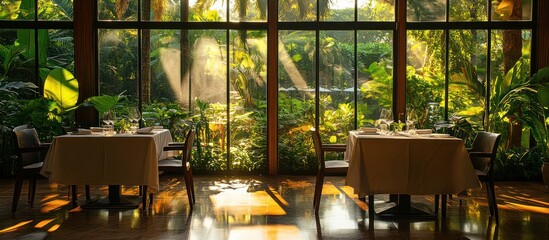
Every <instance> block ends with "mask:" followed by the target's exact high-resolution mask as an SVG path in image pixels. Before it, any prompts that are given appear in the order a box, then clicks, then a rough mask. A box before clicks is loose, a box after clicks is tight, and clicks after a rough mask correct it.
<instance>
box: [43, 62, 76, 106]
mask: <svg viewBox="0 0 549 240" xmlns="http://www.w3.org/2000/svg"><path fill="white" fill-rule="evenodd" d="M44 97H45V98H47V99H51V100H54V101H55V102H56V103H57V105H58V106H59V108H60V112H67V111H71V110H73V109H74V107H75V106H76V103H77V102H78V81H77V80H76V78H74V76H73V75H72V73H71V72H69V71H68V70H66V69H61V68H56V69H54V70H52V71H51V72H50V73H49V74H48V76H47V77H46V81H45V82H44Z"/></svg>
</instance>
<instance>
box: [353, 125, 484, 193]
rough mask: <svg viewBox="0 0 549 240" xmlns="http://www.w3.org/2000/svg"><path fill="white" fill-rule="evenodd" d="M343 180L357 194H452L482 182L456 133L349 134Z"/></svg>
mask: <svg viewBox="0 0 549 240" xmlns="http://www.w3.org/2000/svg"><path fill="white" fill-rule="evenodd" d="M345 159H348V160H349V161H350V162H349V170H348V171H347V178H346V180H345V184H346V185H348V186H350V187H353V188H354V191H355V193H356V194H358V195H359V196H360V197H363V196H365V195H368V194H411V195H424V194H454V193H459V192H461V191H463V190H465V189H469V188H478V187H480V182H479V180H478V178H477V176H476V174H475V170H474V169H473V165H472V163H471V161H470V160H469V155H468V153H467V150H466V149H465V146H464V144H463V141H462V140H461V139H458V138H434V137H417V136H415V137H407V136H388V135H357V134H356V132H350V133H349V137H348V139H347V151H346V152H345Z"/></svg>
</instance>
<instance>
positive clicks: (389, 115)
mask: <svg viewBox="0 0 549 240" xmlns="http://www.w3.org/2000/svg"><path fill="white" fill-rule="evenodd" d="M381 111H382V114H383V115H384V116H383V119H384V120H385V123H387V125H388V126H389V128H390V127H391V124H392V123H393V122H394V121H395V119H394V117H393V111H391V110H390V109H382V110H381Z"/></svg>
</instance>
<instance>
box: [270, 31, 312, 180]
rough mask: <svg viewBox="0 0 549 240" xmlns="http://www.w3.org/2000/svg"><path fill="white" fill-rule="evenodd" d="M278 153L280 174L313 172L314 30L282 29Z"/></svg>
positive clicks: (279, 51)
mask: <svg viewBox="0 0 549 240" xmlns="http://www.w3.org/2000/svg"><path fill="white" fill-rule="evenodd" d="M279 39H280V40H279V45H278V81H279V86H278V87H279V90H278V126H279V129H278V156H279V162H278V164H279V170H280V173H284V174H288V173H293V174H294V173H295V174H297V173H312V172H314V171H315V170H316V157H314V155H313V154H312V153H311V152H310V147H311V146H312V142H311V139H310V136H311V133H310V132H309V130H310V128H311V127H312V126H314V123H315V92H314V89H315V74H316V68H315V64H314V63H315V57H314V56H315V41H316V38H315V32H314V31H280V32H279Z"/></svg>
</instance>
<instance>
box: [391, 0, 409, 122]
mask: <svg viewBox="0 0 549 240" xmlns="http://www.w3.org/2000/svg"><path fill="white" fill-rule="evenodd" d="M395 8H396V10H395V11H396V14H397V16H396V20H397V29H396V31H394V33H395V36H393V41H395V42H396V44H394V46H396V48H395V49H393V51H394V60H393V62H394V63H395V66H394V68H396V76H393V79H394V80H393V81H394V83H393V86H394V89H393V94H394V96H393V111H394V112H395V115H394V116H395V118H398V119H397V120H401V121H405V120H406V119H401V118H404V117H405V116H406V113H405V112H406V0H398V1H397V2H396V6H395Z"/></svg>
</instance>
